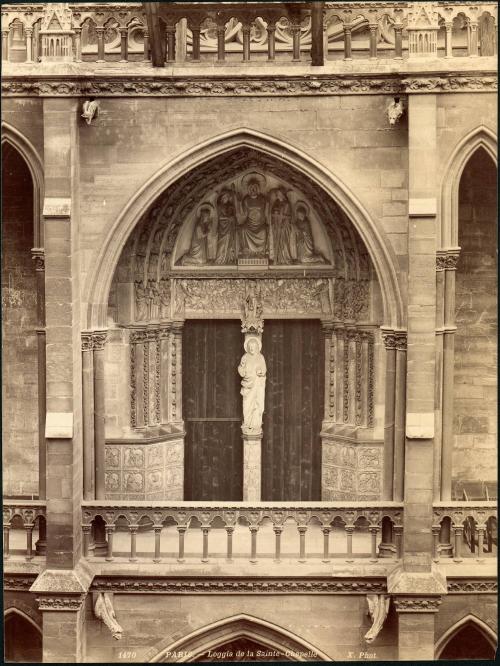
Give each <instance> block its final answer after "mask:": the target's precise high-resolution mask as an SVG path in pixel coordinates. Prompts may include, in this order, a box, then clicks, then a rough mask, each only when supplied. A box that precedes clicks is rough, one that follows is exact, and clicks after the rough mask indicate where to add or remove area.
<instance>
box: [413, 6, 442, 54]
mask: <svg viewBox="0 0 500 666" xmlns="http://www.w3.org/2000/svg"><path fill="white" fill-rule="evenodd" d="M409 4H410V6H409V9H408V17H407V26H406V29H407V32H408V54H409V57H410V58H411V57H415V56H429V55H430V56H436V55H437V34H438V30H439V13H438V11H437V5H436V3H433V2H412V3H409Z"/></svg>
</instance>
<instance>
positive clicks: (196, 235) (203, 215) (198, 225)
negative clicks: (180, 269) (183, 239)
mask: <svg viewBox="0 0 500 666" xmlns="http://www.w3.org/2000/svg"><path fill="white" fill-rule="evenodd" d="M212 226H213V220H212V212H211V207H210V205H209V204H208V205H207V204H204V205H202V206H200V209H199V211H198V217H197V219H196V222H195V225H194V231H193V235H192V237H191V247H190V248H189V250H188V251H187V252H186V253H185V254H184V255H183V256H182V257H181V259H180V261H179V263H180V264H181V266H197V265H200V264H206V263H207V261H208V236H209V234H210V232H211V230H212Z"/></svg>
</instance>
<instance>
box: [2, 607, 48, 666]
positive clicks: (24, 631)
mask: <svg viewBox="0 0 500 666" xmlns="http://www.w3.org/2000/svg"><path fill="white" fill-rule="evenodd" d="M42 654H43V653H42V630H41V627H40V626H39V625H38V623H37V622H36V621H35V620H34V619H33V618H32V617H30V615H28V614H27V613H26V612H24V611H22V610H19V609H18V608H15V607H10V608H8V609H7V610H6V611H5V613H4V656H5V660H6V661H8V662H22V663H40V662H41V661H42Z"/></svg>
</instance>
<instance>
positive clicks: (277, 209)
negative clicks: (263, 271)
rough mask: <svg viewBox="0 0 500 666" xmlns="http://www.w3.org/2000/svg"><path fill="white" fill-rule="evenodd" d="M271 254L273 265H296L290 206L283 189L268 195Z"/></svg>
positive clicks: (294, 233) (275, 190) (272, 191)
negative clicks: (271, 239)
mask: <svg viewBox="0 0 500 666" xmlns="http://www.w3.org/2000/svg"><path fill="white" fill-rule="evenodd" d="M269 202H270V203H269V208H270V211H271V230H272V235H273V250H274V252H273V254H274V263H275V264H295V263H297V240H296V232H295V228H294V226H293V220H292V205H291V203H290V201H289V200H288V195H287V192H286V191H285V189H284V188H283V187H277V188H275V189H273V190H271V192H270V193H269Z"/></svg>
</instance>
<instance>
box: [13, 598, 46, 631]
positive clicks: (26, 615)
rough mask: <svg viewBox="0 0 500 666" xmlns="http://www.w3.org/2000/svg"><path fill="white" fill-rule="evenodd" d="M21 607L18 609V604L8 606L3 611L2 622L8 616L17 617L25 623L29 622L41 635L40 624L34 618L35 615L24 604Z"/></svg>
mask: <svg viewBox="0 0 500 666" xmlns="http://www.w3.org/2000/svg"><path fill="white" fill-rule="evenodd" d="M22 606H23V607H22V608H20V607H19V604H15V605H14V604H13V605H11V606H9V607H8V608H7V609H6V610H5V611H4V614H3V615H4V620H6V619H7V617H8V616H11V615H14V614H15V615H19V617H22V618H23V620H26V622H29V624H31V625H32V626H33V627H34V628H35V629H36V630H37V631H38V632H39V633H40V634H41V633H42V627H41V626H40V624H39V623H38V622H37V618H36V616H35V613H34V612H33V611H32V610H31V609H30V608H29V607H28V606H26V605H25V604H23V605H22Z"/></svg>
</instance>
